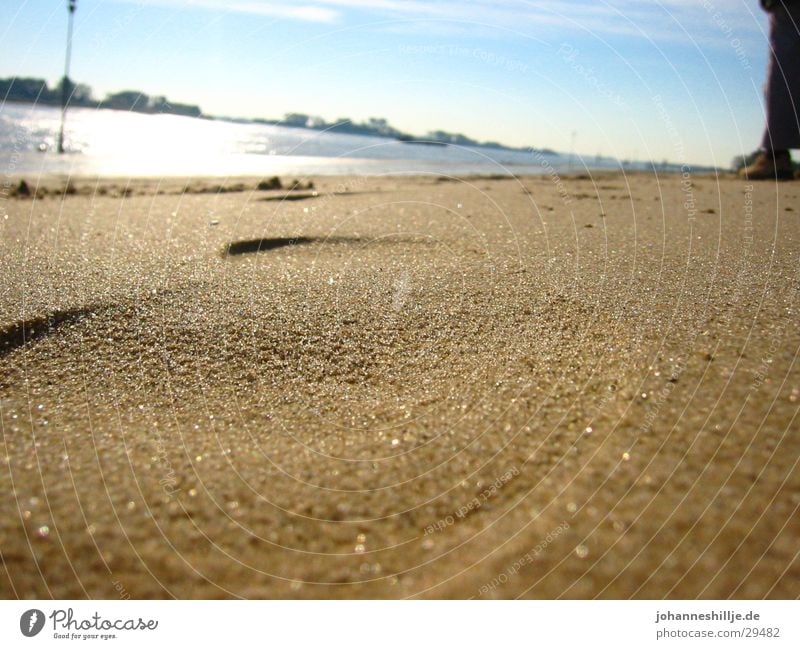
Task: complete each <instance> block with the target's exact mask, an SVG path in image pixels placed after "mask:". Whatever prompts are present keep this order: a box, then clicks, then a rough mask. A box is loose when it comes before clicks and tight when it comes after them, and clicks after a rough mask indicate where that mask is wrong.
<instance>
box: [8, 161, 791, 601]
mask: <svg viewBox="0 0 800 649" xmlns="http://www.w3.org/2000/svg"><path fill="white" fill-rule="evenodd" d="M28 180H29V182H30V179H28ZM284 180H286V179H284ZM313 181H314V183H315V186H314V191H315V192H316V195H315V194H314V193H313V192H312V191H311V190H307V191H303V192H300V193H297V192H295V193H291V192H289V193H287V192H283V191H271V192H265V191H253V190H252V188H253V187H254V185H255V181H254V180H252V179H251V180H248V179H231V180H228V181H226V182H222V181H219V180H193V181H191V183H189V189H190V191H187V192H184V191H183V190H184V189H185V188H186V186H187V183H186V182H185V181H179V180H172V181H164V182H160V181H157V180H141V181H136V182H135V183H132V184H131V185H130V186H129V187H128V188H127V189H126V185H127V183H125V182H124V181H113V180H90V179H73V184H74V189H75V193H74V194H70V195H65V196H62V195H61V193H60V192H61V189H60V184H59V183H60V182H61V181H59V179H57V178H50V179H45V180H44V181H43V182H42V186H47V187H49V188H50V190H51V191H50V192H49V193H48V194H47V195H43V196H42V197H41V198H36V199H35V200H34V199H33V198H31V197H28V198H8V199H7V200H2V201H0V233H2V237H1V238H0V246H2V252H1V253H0V278H2V281H0V292H1V293H0V329H1V331H0V416H1V418H2V419H1V421H2V437H3V447H2V448H0V461H2V464H1V465H0V493H1V494H2V496H0V551H1V552H2V563H1V564H0V595H2V596H3V597H6V598H9V597H21V598H31V597H40V598H46V597H58V598H83V597H92V598H112V599H113V598H117V597H132V598H150V597H178V598H217V597H247V598H306V597H309V598H310V597H314V598H404V597H422V598H472V597H474V598H500V597H502V598H507V597H529V598H558V597H563V598H590V597H601V598H628V597H636V598H662V597H673V598H694V597H703V598H726V597H737V598H761V597H773V598H795V597H798V596H800V558H798V550H800V545H798V538H800V516H798V508H800V468H799V467H798V459H800V435H798V432H800V430H799V429H800V427H799V426H798V422H797V418H796V417H797V413H798V406H800V372H798V361H797V352H798V349H800V326H798V313H800V311H799V310H798V309H799V308H800V304H799V302H800V293H799V292H798V286H799V284H798V279H800V277H798V268H800V267H799V266H798V259H799V258H800V225H799V224H798V219H800V184H796V183H784V184H780V185H778V186H777V187H776V185H775V184H771V183H765V184H756V185H754V186H751V185H748V184H747V183H745V182H744V181H740V180H737V179H734V178H720V179H717V178H714V177H710V176H688V175H687V177H686V178H682V177H681V176H680V175H666V176H659V177H657V176H655V175H648V174H634V175H623V174H621V173H620V174H600V175H597V176H591V177H590V176H588V175H587V176H572V177H564V178H558V177H557V176H555V175H545V176H542V177H525V178H509V179H500V178H461V179H458V178H441V177H435V176H418V177H380V176H376V177H351V178H314V179H313ZM236 183H242V185H240V186H238V187H236V186H234V189H238V190H240V191H225V192H221V191H218V190H219V189H220V187H216V186H215V185H220V186H225V187H230V186H231V185H235V184H236ZM31 186H32V187H33V183H31ZM100 190H102V192H101V191H100ZM71 191H72V190H71ZM265 199H271V200H265ZM23 341H24V344H23Z"/></svg>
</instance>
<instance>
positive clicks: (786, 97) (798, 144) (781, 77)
mask: <svg viewBox="0 0 800 649" xmlns="http://www.w3.org/2000/svg"><path fill="white" fill-rule="evenodd" d="M769 40H770V56H769V72H768V74H767V85H766V92H765V95H766V96H765V99H766V111H767V125H766V128H765V129H764V137H763V139H762V141H761V147H762V148H763V149H764V150H765V151H776V152H782V151H788V150H789V149H798V148H800V8H798V6H797V5H796V4H795V5H792V6H791V8H789V9H787V8H783V7H779V8H776V9H774V10H773V11H772V12H771V13H770V39H769Z"/></svg>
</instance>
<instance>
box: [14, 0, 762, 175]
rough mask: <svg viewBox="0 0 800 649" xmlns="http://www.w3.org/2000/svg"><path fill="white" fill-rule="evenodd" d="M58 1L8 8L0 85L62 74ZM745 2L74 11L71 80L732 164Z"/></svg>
mask: <svg viewBox="0 0 800 649" xmlns="http://www.w3.org/2000/svg"><path fill="white" fill-rule="evenodd" d="M66 4H67V3H66V1H65V0H3V10H2V13H0V76H2V77H10V76H35V77H42V78H45V79H47V80H48V81H49V82H52V83H55V82H57V81H58V79H59V78H60V77H61V75H62V74H63V65H64V44H65V40H66V25H67V11H66ZM767 27H768V24H767V18H766V14H764V12H763V11H761V9H760V7H759V4H758V1H757V0H713V1H712V0H653V1H642V0H591V1H590V0H542V1H539V0H531V1H525V0H441V1H429V0H299V1H295V2H292V1H290V0H277V1H272V0H145V1H139V2H134V1H133V0H78V7H77V12H76V14H75V35H74V44H73V58H72V70H71V74H70V77H71V78H72V79H74V80H75V81H78V82H83V83H87V84H89V85H90V86H91V87H92V89H93V90H94V93H95V96H97V97H103V96H104V95H105V94H106V93H108V92H114V91H119V90H126V89H136V90H142V91H144V92H146V93H148V94H151V95H162V94H163V95H166V96H167V97H168V98H170V99H172V100H174V101H179V102H185V103H192V104H198V105H200V107H201V108H202V109H203V112H205V113H208V114H212V115H226V116H240V117H268V118H279V117H281V116H282V115H283V114H285V113H287V112H301V113H308V114H310V115H318V116H321V117H323V118H325V119H327V120H334V119H336V118H339V117H349V118H351V119H353V120H355V121H360V120H363V119H367V118H369V117H384V118H386V119H388V121H389V122H390V123H391V124H392V125H393V126H395V127H396V128H399V129H400V130H402V131H405V132H410V133H414V134H419V135H421V134H424V133H426V132H428V131H430V130H435V129H442V130H446V131H451V132H461V133H464V134H466V135H468V136H470V137H473V138H476V139H480V140H493V141H499V142H501V143H503V144H507V145H510V146H534V147H539V148H544V147H547V148H552V149H556V150H558V151H570V150H571V149H572V148H573V146H574V149H575V150H576V151H577V152H579V153H580V154H582V155H585V156H591V157H594V156H595V155H598V154H600V155H608V156H614V157H617V158H619V159H640V160H655V161H659V162H660V161H662V160H668V161H670V162H676V163H683V162H687V163H692V164H711V165H719V166H723V167H727V166H728V165H729V164H730V161H731V159H732V158H733V157H734V156H736V155H741V154H743V153H749V152H750V151H752V150H754V149H755V148H757V146H758V143H759V141H760V138H761V131H762V130H763V120H764V115H763V97H762V87H763V84H764V79H765V68H766V62H767V49H768V46H767V37H766V34H767Z"/></svg>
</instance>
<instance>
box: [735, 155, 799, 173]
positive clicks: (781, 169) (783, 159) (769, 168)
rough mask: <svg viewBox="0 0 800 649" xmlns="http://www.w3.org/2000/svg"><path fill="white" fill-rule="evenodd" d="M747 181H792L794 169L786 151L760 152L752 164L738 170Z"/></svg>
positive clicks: (790, 157)
mask: <svg viewBox="0 0 800 649" xmlns="http://www.w3.org/2000/svg"><path fill="white" fill-rule="evenodd" d="M739 177H740V178H746V179H747V180H792V179H793V178H794V168H793V167H792V156H791V155H789V152H788V151H762V152H761V153H759V154H758V156H757V157H756V159H755V160H753V162H752V164H749V165H747V166H746V167H742V168H741V169H739Z"/></svg>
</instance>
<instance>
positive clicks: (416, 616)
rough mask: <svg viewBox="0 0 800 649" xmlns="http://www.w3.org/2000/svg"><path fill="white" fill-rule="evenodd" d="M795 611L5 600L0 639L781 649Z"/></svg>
mask: <svg viewBox="0 0 800 649" xmlns="http://www.w3.org/2000/svg"><path fill="white" fill-rule="evenodd" d="M798 618H800V602H796V601H757V602H756V601H733V602H731V601H668V600H667V601H664V600H659V601H563V602H562V601H558V602H556V601H494V602H486V601H482V602H477V601H476V602H469V601H135V600H128V601H116V600H115V601H103V600H99V601H98V600H95V601H57V602H52V601H2V602H0V646H3V647H31V648H33V647H50V646H55V647H62V648H68V647H77V646H81V647H87V646H108V647H116V648H120V649H121V648H123V647H148V649H152V648H155V647H175V646H187V645H186V643H187V642H192V641H197V642H202V643H203V646H214V645H219V644H222V643H225V644H226V645H228V646H236V645H235V644H234V643H242V644H241V645H238V646H242V647H245V646H247V647H250V646H258V647H262V646H263V647H314V648H315V649H316V648H320V647H325V648H328V647H333V648H336V647H347V648H348V649H353V647H375V648H381V649H384V648H389V649H391V648H394V647H397V648H398V649H399V648H401V647H402V648H403V649H407V648H408V647H414V646H420V645H422V646H428V647H430V646H437V645H440V646H446V647H459V648H462V647H466V648H469V647H476V648H477V647H480V648H481V649H486V648H487V647H502V646H511V645H512V643H513V645H515V646H520V647H541V646H546V645H549V644H551V643H565V642H566V643H569V646H587V647H593V646H598V645H599V646H609V645H612V644H613V645H614V646H616V647H637V648H639V647H670V646H692V647H700V646H708V647H721V646H726V647H727V646H737V644H739V643H741V646H742V647H745V646H746V647H775V648H777V647H798V646H800V635H799V634H798ZM208 643H213V644H212V645H209V644H208ZM578 643H585V644H578Z"/></svg>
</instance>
